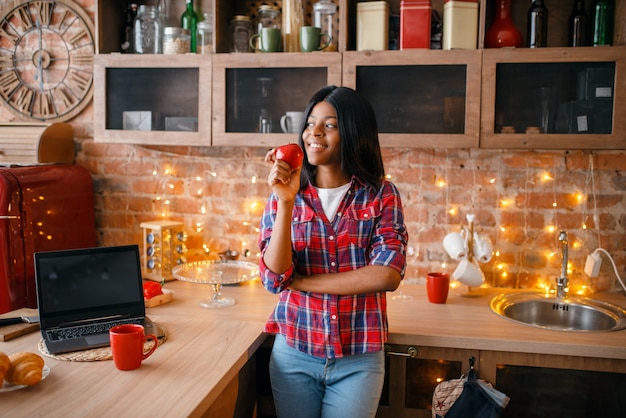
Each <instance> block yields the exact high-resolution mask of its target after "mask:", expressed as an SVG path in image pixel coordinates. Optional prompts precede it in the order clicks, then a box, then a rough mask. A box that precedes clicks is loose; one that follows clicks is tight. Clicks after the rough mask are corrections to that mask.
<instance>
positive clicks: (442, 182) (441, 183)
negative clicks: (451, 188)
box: [435, 178, 447, 188]
mask: <svg viewBox="0 0 626 418" xmlns="http://www.w3.org/2000/svg"><path fill="white" fill-rule="evenodd" d="M435 184H436V185H437V187H440V188H444V187H446V185H447V183H446V181H445V180H444V179H442V178H439V179H437V181H436V183H435Z"/></svg>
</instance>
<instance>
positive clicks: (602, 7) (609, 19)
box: [593, 0, 615, 46]
mask: <svg viewBox="0 0 626 418" xmlns="http://www.w3.org/2000/svg"><path fill="white" fill-rule="evenodd" d="M614 13H615V4H614V3H613V1H610V0H597V1H595V2H594V4H593V46H600V45H612V44H613V25H614V24H615V15H614Z"/></svg>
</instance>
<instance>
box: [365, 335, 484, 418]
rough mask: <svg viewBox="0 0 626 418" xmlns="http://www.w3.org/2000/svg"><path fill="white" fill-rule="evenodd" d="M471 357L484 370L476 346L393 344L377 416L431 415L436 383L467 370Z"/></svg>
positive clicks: (455, 377) (389, 347) (476, 365)
mask: <svg viewBox="0 0 626 418" xmlns="http://www.w3.org/2000/svg"><path fill="white" fill-rule="evenodd" d="M412 353H413V354H414V357H411V354H412ZM470 357H474V359H475V360H476V362H475V364H474V367H475V368H476V370H478V371H479V372H480V367H479V362H478V351H476V350H464V349H452V348H439V347H421V346H407V345H400V344H390V345H389V346H388V350H387V356H386V361H385V369H386V370H385V385H384V387H383V392H382V396H381V399H380V405H379V407H378V413H377V414H376V416H377V417H378V418H387V417H390V418H408V417H411V418H430V417H431V416H432V398H433V390H434V389H435V386H437V384H439V383H440V382H442V381H444V380H449V379H458V378H459V377H461V375H462V374H463V373H466V372H467V371H468V370H469V358H470ZM479 377H480V374H479Z"/></svg>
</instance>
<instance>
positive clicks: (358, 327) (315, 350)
mask: <svg viewBox="0 0 626 418" xmlns="http://www.w3.org/2000/svg"><path fill="white" fill-rule="evenodd" d="M276 207H277V199H276V196H274V195H272V196H270V198H269V201H268V203H267V206H266V208H265V211H264V213H263V218H262V219H261V233H260V237H259V248H260V249H261V254H263V253H264V252H265V249H266V248H267V245H268V243H269V240H270V237H271V235H272V228H273V226H274V220H275V218H276ZM291 240H292V245H293V252H292V259H293V262H292V266H291V268H290V269H289V270H288V271H287V272H285V273H284V274H276V273H274V272H272V271H270V270H269V269H268V268H267V266H265V264H264V263H263V257H261V261H260V269H261V280H262V282H263V285H264V286H265V288H266V289H267V290H269V291H270V292H272V293H280V295H279V301H278V304H277V306H276V308H275V309H274V312H273V314H272V316H271V317H270V318H269V320H268V322H267V324H266V327H265V330H266V332H269V333H272V334H275V333H281V334H283V335H284V336H285V338H286V340H287V343H288V344H289V345H291V346H292V347H295V348H297V349H298V350H300V351H302V352H305V353H308V354H310V355H313V356H315V357H321V358H335V357H342V356H344V355H352V354H360V353H367V352H373V351H380V350H382V349H383V345H384V343H385V341H387V332H388V327H387V300H386V298H385V292H379V293H372V294H363V295H349V296H340V295H334V294H325V293H311V292H300V291H295V290H291V289H288V286H289V284H290V282H291V278H292V277H293V272H294V269H295V270H297V271H298V273H299V274H302V275H312V274H322V273H333V272H342V271H350V270H354V269H358V268H360V267H364V266H367V265H380V266H387V267H391V268H393V269H395V270H397V271H398V272H400V274H401V275H404V269H405V250H406V243H407V240H408V234H407V232H406V226H405V224H404V215H403V212H402V202H401V200H400V194H399V193H398V190H397V189H396V187H395V186H394V185H393V184H392V183H390V182H388V181H384V182H383V185H382V187H381V188H380V190H379V191H378V193H375V192H373V191H372V189H371V188H368V187H366V186H365V185H364V184H363V183H362V182H360V181H359V180H358V179H357V178H353V179H352V183H351V186H350V189H349V190H348V192H347V194H346V196H345V197H344V199H343V201H342V202H341V203H340V204H339V207H338V209H337V215H336V216H335V218H334V220H333V222H332V223H331V222H330V221H328V219H327V217H326V215H325V214H324V210H323V209H322V205H321V203H320V201H319V197H318V195H317V191H316V190H315V188H314V187H313V186H311V185H310V184H309V185H308V186H307V187H306V188H305V189H303V190H302V191H301V192H300V193H298V195H297V198H296V202H295V205H294V208H293V214H292V227H291Z"/></svg>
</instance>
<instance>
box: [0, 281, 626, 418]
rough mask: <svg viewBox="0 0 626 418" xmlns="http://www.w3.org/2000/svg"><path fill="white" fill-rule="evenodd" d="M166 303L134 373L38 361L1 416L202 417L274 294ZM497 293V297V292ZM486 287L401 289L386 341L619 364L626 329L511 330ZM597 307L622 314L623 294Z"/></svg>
mask: <svg viewBox="0 0 626 418" xmlns="http://www.w3.org/2000/svg"><path fill="white" fill-rule="evenodd" d="M165 286H166V288H168V289H170V290H172V291H174V300H173V301H172V302H170V303H167V304H164V305H160V306H157V307H153V308H148V309H147V313H148V315H149V317H150V318H151V319H152V320H154V321H156V322H158V323H159V324H162V325H163V326H164V327H165V328H166V330H167V333H168V336H167V340H166V341H165V343H164V344H162V345H161V346H160V347H159V348H158V349H157V350H156V352H155V353H154V354H153V355H152V356H151V357H149V358H148V359H147V360H145V361H144V362H143V364H142V366H141V367H140V368H139V369H137V370H134V371H129V372H121V371H118V370H116V369H115V366H114V365H113V362H112V361H96V362H69V361H60V360H56V359H53V358H49V357H44V358H45V360H46V364H47V365H48V366H49V367H50V369H51V371H50V375H49V376H48V377H47V378H46V379H45V380H44V381H42V382H40V383H39V384H37V385H35V386H33V387H30V388H25V389H21V390H17V391H13V392H7V393H0V400H1V402H0V404H1V406H0V411H1V412H2V415H7V416H13V417H21V416H29V417H32V416H43V415H45V416H47V417H54V416H59V417H60V416H63V417H65V416H81V417H87V416H98V417H106V416H148V415H157V416H201V415H202V414H203V413H204V412H205V411H206V410H207V408H209V406H211V405H212V404H213V403H214V402H215V401H216V400H217V399H218V398H219V396H220V394H221V393H222V391H223V390H224V389H225V388H226V387H227V386H228V385H229V383H230V382H231V381H233V379H234V378H236V377H237V374H238V372H239V371H240V369H241V368H242V367H243V366H244V364H245V363H246V361H247V360H248V359H249V358H250V357H251V356H252V355H253V353H254V352H255V351H256V350H257V349H258V347H259V346H260V345H261V343H262V342H263V341H264V340H265V338H266V335H265V334H264V333H263V325H264V323H265V320H266V319H267V317H268V316H269V315H270V313H271V311H272V308H273V306H274V303H275V301H276V298H277V296H276V295H272V294H270V293H269V292H267V291H265V290H264V289H263V288H262V286H261V284H260V282H259V281H252V282H248V283H244V284H242V285H239V286H224V287H223V288H222V293H223V294H225V295H226V296H231V297H234V298H235V299H236V300H237V303H236V304H235V305H234V306H231V307H228V308H221V309H205V308H202V307H201V306H200V305H199V302H200V299H202V298H205V297H207V296H209V294H210V292H211V286H207V285H200V284H192V283H186V282H179V281H174V282H168V283H167V284H166V285H165ZM500 290H501V289H500ZM500 290H496V289H488V290H487V292H486V294H485V295H484V296H481V297H477V298H467V297H462V296H458V295H456V294H455V293H454V291H453V290H451V294H450V296H449V298H448V303H446V304H443V305H435V304H431V303H429V302H428V301H427V298H426V294H425V287H424V286H423V285H416V284H406V285H404V286H403V291H404V292H405V293H407V294H410V295H412V296H413V297H414V300H413V301H404V302H403V301H399V300H392V299H391V296H392V295H393V294H390V295H389V298H388V311H389V322H390V330H391V333H390V341H389V342H390V343H392V344H419V345H420V346H432V347H450V348H466V349H477V350H493V351H509V352H520V353H537V354H554V355H564V356H584V357H597V358H605V359H616V360H626V350H624V347H626V331H617V332H610V333H563V332H558V331H547V330H540V329H535V328H532V327H528V326H524V325H518V324H516V323H513V322H511V321H508V320H505V319H502V318H500V317H498V316H496V315H495V314H494V313H492V312H491V310H490V309H489V306H488V303H489V301H490V300H491V297H493V296H495V295H496V294H498V293H500ZM602 298H603V299H605V300H608V301H611V302H613V303H616V304H620V305H622V306H626V298H625V297H624V296H623V295H621V294H609V295H603V296H602ZM39 339H40V335H39V333H32V334H28V335H26V336H22V337H19V338H17V339H14V340H11V341H8V342H2V343H0V350H1V351H4V352H6V353H13V352H16V351H33V352H38V350H37V344H38V341H39Z"/></svg>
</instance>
